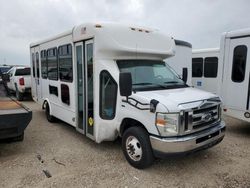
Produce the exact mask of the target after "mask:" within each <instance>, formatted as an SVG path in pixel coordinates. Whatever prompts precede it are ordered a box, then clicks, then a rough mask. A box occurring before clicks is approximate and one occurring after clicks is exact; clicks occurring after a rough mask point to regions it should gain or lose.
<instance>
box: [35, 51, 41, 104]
mask: <svg viewBox="0 0 250 188" xmlns="http://www.w3.org/2000/svg"><path fill="white" fill-rule="evenodd" d="M35 53H36V55H35V62H36V87H37V88H36V92H37V100H38V101H39V100H41V98H42V88H41V87H42V84H41V79H40V77H41V73H40V68H41V61H40V53H39V48H35Z"/></svg>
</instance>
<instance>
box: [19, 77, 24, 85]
mask: <svg viewBox="0 0 250 188" xmlns="http://www.w3.org/2000/svg"><path fill="white" fill-rule="evenodd" d="M19 85H20V86H24V78H19Z"/></svg>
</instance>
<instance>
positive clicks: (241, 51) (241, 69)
mask: <svg viewBox="0 0 250 188" xmlns="http://www.w3.org/2000/svg"><path fill="white" fill-rule="evenodd" d="M246 60H247V47H246V46H244V45H240V46H236V47H235V48H234V56H233V68H232V81H234V82H243V81H244V79H245V72H246V70H245V69H246Z"/></svg>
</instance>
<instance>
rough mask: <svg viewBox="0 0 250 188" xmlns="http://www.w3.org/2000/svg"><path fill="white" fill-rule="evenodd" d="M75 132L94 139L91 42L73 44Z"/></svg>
mask: <svg viewBox="0 0 250 188" xmlns="http://www.w3.org/2000/svg"><path fill="white" fill-rule="evenodd" d="M75 60H76V71H77V74H76V75H77V102H76V104H77V121H78V122H77V128H76V129H77V130H78V131H79V132H82V133H84V134H86V135H87V136H88V137H90V138H91V139H94V74H93V40H87V41H83V42H78V43H75Z"/></svg>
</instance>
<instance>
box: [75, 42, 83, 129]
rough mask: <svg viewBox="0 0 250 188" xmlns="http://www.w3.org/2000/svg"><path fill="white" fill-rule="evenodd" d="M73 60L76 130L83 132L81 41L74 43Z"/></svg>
mask: <svg viewBox="0 0 250 188" xmlns="http://www.w3.org/2000/svg"><path fill="white" fill-rule="evenodd" d="M74 51H75V62H76V71H77V74H76V75H77V79H76V80H77V83H76V84H77V88H76V90H77V101H76V104H77V126H76V129H77V131H79V132H81V133H83V134H85V130H86V126H85V122H86V112H85V108H84V107H85V106H86V105H85V102H86V101H85V81H84V80H85V67H84V46H83V42H78V43H76V44H75V50H74Z"/></svg>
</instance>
